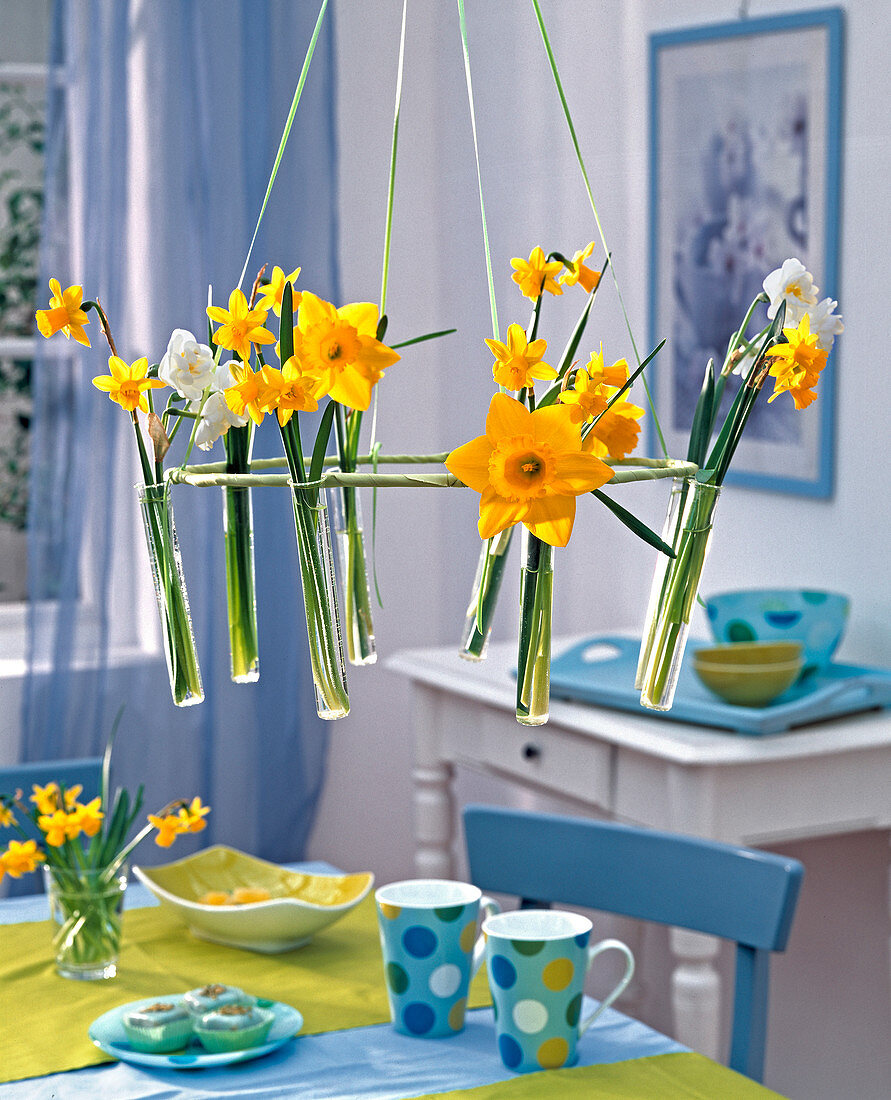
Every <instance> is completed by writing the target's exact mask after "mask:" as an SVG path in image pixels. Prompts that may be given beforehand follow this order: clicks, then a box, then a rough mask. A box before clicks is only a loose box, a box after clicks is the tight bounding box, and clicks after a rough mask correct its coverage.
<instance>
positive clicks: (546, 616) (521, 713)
mask: <svg viewBox="0 0 891 1100" xmlns="http://www.w3.org/2000/svg"><path fill="white" fill-rule="evenodd" d="M524 536H525V554H524V558H525V564H524V566H523V569H522V572H521V574H520V631H519V644H518V647H517V721H518V722H519V723H520V725H522V726H541V725H543V724H544V723H545V722H547V720H548V710H549V696H550V687H551V615H552V611H553V601H554V560H553V559H554V548H553V547H552V546H550V545H548V543H546V542H542V541H541V539H538V538H536V537H535V535H532V534H530V533H528V532H524Z"/></svg>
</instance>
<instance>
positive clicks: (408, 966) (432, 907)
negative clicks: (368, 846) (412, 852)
mask: <svg viewBox="0 0 891 1100" xmlns="http://www.w3.org/2000/svg"><path fill="white" fill-rule="evenodd" d="M374 898H375V902H376V903H377V915H378V924H379V926H380V934H381V950H382V952H383V956H384V973H385V976H386V981H387V993H388V995H389V998H390V1013H391V1015H392V1018H393V1026H394V1027H395V1028H396V1030H397V1031H401V1032H403V1034H405V1035H421V1036H424V1037H425V1038H433V1037H434V1036H442V1035H454V1034H455V1033H456V1032H458V1031H460V1030H461V1029H462V1028H463V1027H464V1013H465V1010H466V1009H467V992H468V989H469V987H470V979H471V977H472V976H473V975H474V974H475V973H476V972H477V970H479V968H480V966H481V965H482V962H483V958H484V956H485V951H486V943H485V940H484V938H483V937H482V936H481V935H480V936H479V937H477V918H478V916H479V911H480V908H481V907H482V908H483V909H484V910H485V911H486V913H487V914H489V915H491V914H494V913H497V912H498V910H499V906H498V905H497V904H496V902H494V901H492V900H491V899H490V898H484V897H483V896H482V894H481V892H480V891H479V890H478V889H477V887H476V886H471V885H470V884H469V883H466V882H449V881H447V880H445V879H410V880H408V881H406V882H392V883H390V884H389V885H388V886H381V887H380V888H379V889H378V890H377V891H375V895H374Z"/></svg>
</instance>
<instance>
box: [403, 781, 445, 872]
mask: <svg viewBox="0 0 891 1100" xmlns="http://www.w3.org/2000/svg"><path fill="white" fill-rule="evenodd" d="M452 774H453V768H452V766H451V765H450V764H445V763H438V764H418V765H416V766H415V768H414V771H413V772H412V775H413V778H414V784H415V795H414V797H415V872H416V874H417V875H418V877H419V878H452V838H453V836H454V825H455V812H454V805H453V801H454V800H453V797H452Z"/></svg>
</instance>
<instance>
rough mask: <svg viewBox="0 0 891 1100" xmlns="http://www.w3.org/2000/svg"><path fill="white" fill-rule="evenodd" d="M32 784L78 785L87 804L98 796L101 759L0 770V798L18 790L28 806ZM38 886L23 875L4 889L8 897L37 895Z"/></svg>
mask: <svg viewBox="0 0 891 1100" xmlns="http://www.w3.org/2000/svg"><path fill="white" fill-rule="evenodd" d="M35 783H36V784H37V785H38V786H40V787H45V786H46V785H47V784H48V783H58V784H59V786H60V787H62V788H63V789H65V790H69V789H70V788H71V787H76V786H78V785H80V786H81V787H83V794H82V795H81V798H82V799H84V800H86V801H89V800H90V799H92V798H95V797H96V795H98V794H99V793H100V789H101V784H102V757H101V756H90V757H83V758H82V759H79V760H40V761H35V762H30V763H27V764H11V765H7V766H6V767H0V794H9V795H12V794H15V792H16V790H21V791H22V792H23V794H24V796H25V801H26V802H27V800H28V799H29V798H30V796H31V790H32V787H33V785H34V784H35ZM16 839H17V836H16ZM3 847H4V848H5V847H6V845H5V844H4V845H3ZM41 882H42V880H41V878H40V876H39V875H23V876H22V877H21V878H19V879H6V880H4V885H5V886H6V890H7V892H8V893H9V894H10V895H21V894H37V893H40V891H41V889H42V887H41Z"/></svg>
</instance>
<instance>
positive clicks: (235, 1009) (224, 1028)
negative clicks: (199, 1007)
mask: <svg viewBox="0 0 891 1100" xmlns="http://www.w3.org/2000/svg"><path fill="white" fill-rule="evenodd" d="M274 1020H275V1013H273V1012H270V1011H269V1010H268V1009H265V1008H259V1007H257V1006H256V1005H245V1004H241V1005H238V1004H229V1005H222V1006H221V1007H220V1008H214V1009H211V1011H210V1012H205V1014H204V1015H203V1016H202V1017H201V1018H200V1020H197V1021H196V1023H195V1034H196V1035H197V1036H198V1039H199V1040H200V1042H201V1045H202V1046H203V1047H204V1048H205V1050H208V1051H210V1052H211V1054H224V1053H227V1052H229V1051H231V1050H246V1049H247V1048H248V1047H256V1046H260V1044H261V1043H264V1042H265V1041H266V1037H267V1035H268V1034H269V1030H270V1028H271V1027H272V1024H273V1021H274Z"/></svg>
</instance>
